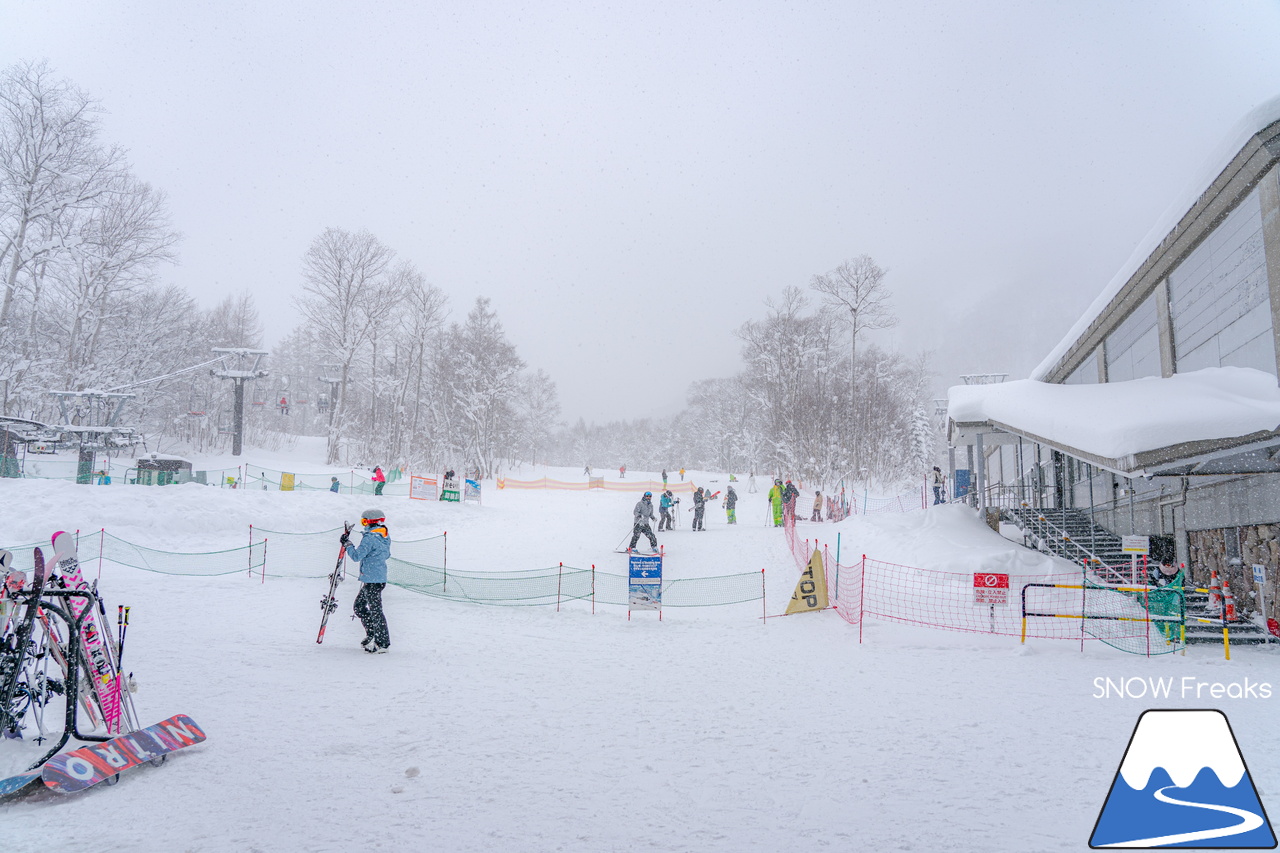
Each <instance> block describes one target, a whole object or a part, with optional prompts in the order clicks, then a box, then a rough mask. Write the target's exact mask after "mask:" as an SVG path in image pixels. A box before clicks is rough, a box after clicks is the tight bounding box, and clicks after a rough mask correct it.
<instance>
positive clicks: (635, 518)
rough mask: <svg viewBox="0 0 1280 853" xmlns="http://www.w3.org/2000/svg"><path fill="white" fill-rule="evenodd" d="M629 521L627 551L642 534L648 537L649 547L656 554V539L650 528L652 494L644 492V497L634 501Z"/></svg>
mask: <svg viewBox="0 0 1280 853" xmlns="http://www.w3.org/2000/svg"><path fill="white" fill-rule="evenodd" d="M631 520H632V526H631V544H630V545H628V546H627V550H628V551H630V550H631V549H632V548H634V547H636V542H638V541H639V540H640V534H642V533H643V534H644V535H645V536H647V537H649V547H650V548H652V549H653V550H654V551H655V552H657V550H658V537H657V536H654V535H653V528H652V527H650V524H652V522H653V492H645V493H644V497H642V498H640V500H638V501H636V506H635V509H633V510H632V511H631Z"/></svg>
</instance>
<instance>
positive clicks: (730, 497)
mask: <svg viewBox="0 0 1280 853" xmlns="http://www.w3.org/2000/svg"><path fill="white" fill-rule="evenodd" d="M737 506H738V493H737V492H735V491H734V490H733V486H730V487H729V491H728V492H726V493H725V496H724V512H725V515H726V516H727V517H728V520H729V523H730V524H737V523H738V511H737Z"/></svg>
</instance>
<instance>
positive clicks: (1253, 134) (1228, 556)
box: [947, 98, 1280, 617]
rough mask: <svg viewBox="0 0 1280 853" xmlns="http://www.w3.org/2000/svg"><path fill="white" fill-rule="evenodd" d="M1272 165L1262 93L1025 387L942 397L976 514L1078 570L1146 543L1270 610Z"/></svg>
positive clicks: (1279, 559) (1274, 510) (1275, 560)
mask: <svg viewBox="0 0 1280 853" xmlns="http://www.w3.org/2000/svg"><path fill="white" fill-rule="evenodd" d="M1278 163H1280V98H1275V99H1273V100H1271V101H1270V102H1268V103H1267V104H1264V105H1263V106H1262V107H1260V108H1258V109H1257V110H1255V111H1254V112H1252V113H1250V114H1249V115H1248V116H1246V117H1245V119H1244V120H1243V121H1242V122H1241V123H1240V125H1239V126H1238V127H1237V128H1236V130H1235V131H1234V132H1233V133H1231V134H1230V135H1229V137H1228V139H1227V140H1226V141H1225V143H1224V145H1223V146H1222V148H1221V149H1220V150H1219V152H1218V155H1217V156H1215V157H1214V158H1213V159H1212V161H1211V162H1210V163H1209V164H1208V168H1206V169H1205V171H1204V173H1203V174H1202V175H1200V176H1199V177H1198V179H1196V180H1195V181H1193V182H1192V184H1191V186H1190V187H1189V188H1188V192H1187V193H1186V194H1185V196H1184V198H1182V199H1181V200H1180V201H1179V202H1178V203H1177V204H1175V206H1173V207H1172V208H1170V210H1169V211H1168V212H1167V214H1166V216H1165V217H1164V219H1163V220H1162V221H1160V222H1158V223H1156V226H1155V227H1154V228H1153V229H1152V230H1151V232H1150V236H1149V237H1148V240H1147V242H1146V243H1145V244H1142V245H1139V246H1137V247H1135V251H1134V254H1133V256H1132V258H1131V259H1130V261H1129V263H1128V264H1127V265H1126V266H1125V267H1123V268H1122V269H1121V270H1120V271H1119V272H1118V273H1117V275H1116V276H1115V278H1114V279H1113V280H1112V281H1111V282H1110V283H1109V284H1108V285H1107V286H1106V287H1105V288H1103V289H1102V290H1101V293H1100V294H1099V296H1098V297H1097V299H1096V300H1095V302H1094V303H1093V305H1092V306H1091V307H1090V309H1089V310H1088V311H1087V312H1086V313H1085V315H1084V316H1082V317H1081V318H1080V319H1079V320H1078V321H1077V322H1076V324H1075V326H1074V327H1073V328H1072V329H1071V330H1070V332H1069V333H1068V334H1067V336H1066V337H1065V338H1064V339H1063V340H1062V341H1061V343H1059V344H1058V345H1057V346H1056V347H1055V348H1054V349H1053V350H1052V351H1051V352H1050V353H1048V355H1047V356H1046V357H1045V359H1044V360H1043V362H1041V364H1040V365H1039V366H1038V367H1037V368H1036V370H1035V371H1034V372H1033V373H1032V375H1031V377H1030V378H1028V379H1023V380H1018V381H1010V382H986V383H972V384H965V385H961V386H956V387H954V388H951V389H950V391H949V392H948V400H947V431H948V441H949V444H950V446H951V460H952V461H951V469H952V473H953V475H958V477H957V479H956V480H954V481H953V482H956V483H957V484H958V485H959V486H960V487H961V488H959V489H957V491H958V492H959V493H960V495H963V494H964V489H963V484H964V483H965V482H966V481H970V482H972V484H973V487H972V489H971V490H970V491H969V493H968V499H969V500H970V502H971V503H972V504H973V505H975V506H977V507H979V508H980V509H982V510H985V511H986V515H987V517H988V520H991V521H994V519H995V517H996V516H997V515H998V516H999V517H1000V518H1001V519H1002V520H1004V521H1006V522H1012V523H1015V524H1017V525H1018V526H1019V527H1021V528H1022V529H1023V532H1024V534H1026V535H1027V537H1028V538H1029V539H1033V540H1035V541H1040V542H1042V543H1045V544H1046V545H1051V550H1055V551H1057V552H1058V553H1060V554H1061V555H1062V556H1064V557H1068V558H1070V559H1072V560H1073V561H1074V562H1076V563H1077V564H1080V563H1082V562H1090V563H1093V564H1094V565H1116V564H1119V563H1123V564H1129V562H1130V559H1129V556H1128V554H1130V553H1133V548H1129V549H1128V551H1127V553H1122V548H1121V537H1123V536H1134V535H1136V536H1139V537H1148V538H1147V539H1146V540H1143V541H1147V542H1149V552H1150V558H1151V559H1155V560H1159V559H1163V560H1166V561H1169V562H1175V561H1176V562H1177V563H1181V564H1185V565H1186V566H1187V568H1188V571H1189V573H1190V576H1191V580H1192V581H1193V582H1194V583H1195V585H1196V586H1207V585H1208V582H1209V576H1210V572H1211V571H1214V570H1216V571H1217V573H1218V575H1219V577H1220V578H1223V579H1224V581H1225V582H1227V583H1229V584H1230V585H1231V587H1232V590H1233V592H1234V594H1235V597H1236V600H1237V601H1238V602H1240V603H1241V604H1243V605H1244V606H1245V608H1246V609H1247V610H1251V611H1254V612H1257V611H1258V610H1259V609H1261V607H1260V602H1267V605H1266V610H1267V611H1269V612H1266V613H1265V614H1263V615H1264V616H1267V617H1274V616H1275V615H1276V613H1275V612H1274V611H1275V609H1276V608H1275V605H1274V602H1275V592H1276V589H1275V587H1276V575H1277V573H1280V386H1278V384H1277V376H1280V337H1278V336H1280V166H1278V165H1277V164H1278ZM1131 541H1132V540H1131ZM1259 569H1261V571H1259ZM1255 578H1261V583H1260V584H1255ZM1255 586H1256V589H1255Z"/></svg>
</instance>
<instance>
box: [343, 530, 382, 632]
mask: <svg viewBox="0 0 1280 853" xmlns="http://www.w3.org/2000/svg"><path fill="white" fill-rule="evenodd" d="M360 525H361V528H362V530H363V531H364V534H363V535H362V536H361V537H360V544H359V545H352V544H351V540H350V538H349V537H348V535H347V534H346V533H343V534H342V536H341V537H339V539H340V541H341V542H342V547H343V548H344V549H345V550H346V552H347V556H348V557H350V558H351V559H353V560H355V561H356V562H358V563H359V564H360V592H359V593H358V594H357V595H356V603H355V613H356V616H358V617H359V618H360V624H362V625H364V630H365V635H366V636H365V638H364V639H363V640H361V641H360V645H361V647H362V648H363V649H364V650H365V651H366V652H368V653H369V654H372V655H380V654H384V653H385V652H386V651H387V649H389V648H391V632H390V631H389V630H388V629H387V617H386V616H384V615H383V613H382V590H383V589H384V588H385V587H386V585H387V558H388V557H390V556H391V536H390V535H389V534H388V533H387V525H386V518H384V517H383V515H382V510H378V509H367V510H365V511H364V513H363V514H362V515H361V516H360Z"/></svg>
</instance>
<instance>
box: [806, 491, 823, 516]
mask: <svg viewBox="0 0 1280 853" xmlns="http://www.w3.org/2000/svg"><path fill="white" fill-rule="evenodd" d="M809 520H810V521H822V492H814V493H813V515H812V516H811V517H810V518H809Z"/></svg>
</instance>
